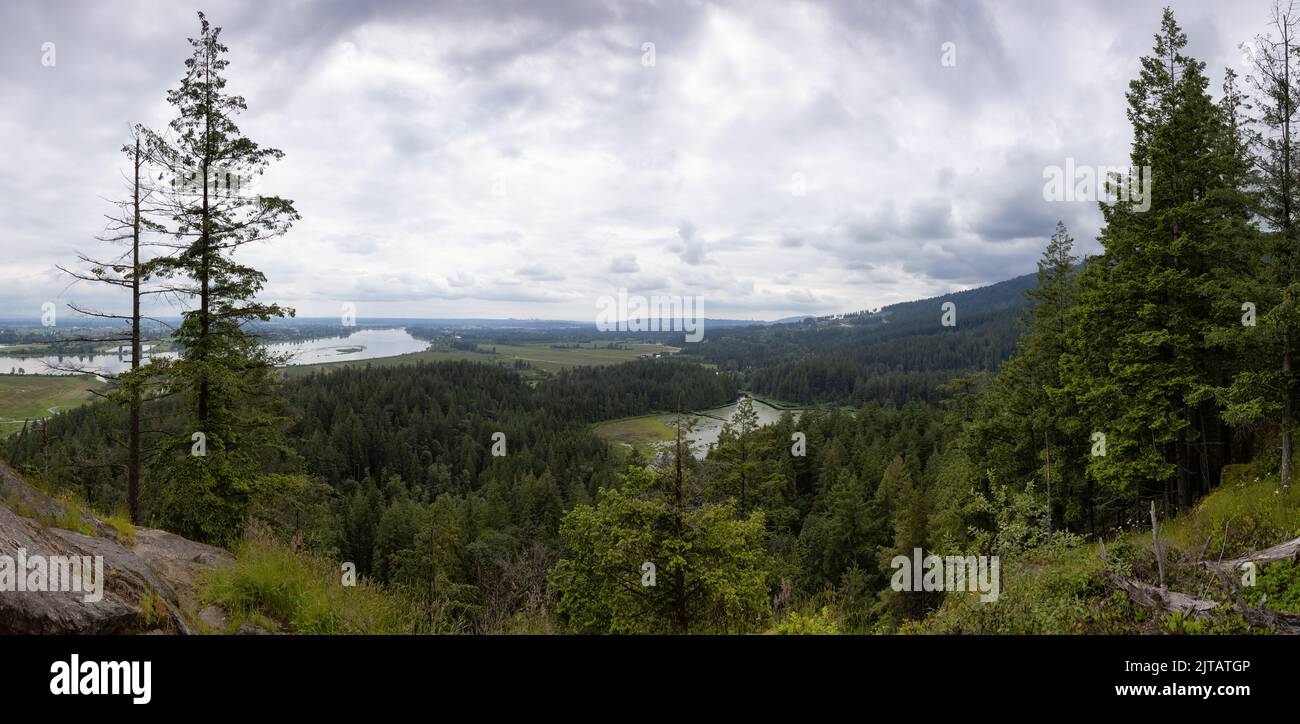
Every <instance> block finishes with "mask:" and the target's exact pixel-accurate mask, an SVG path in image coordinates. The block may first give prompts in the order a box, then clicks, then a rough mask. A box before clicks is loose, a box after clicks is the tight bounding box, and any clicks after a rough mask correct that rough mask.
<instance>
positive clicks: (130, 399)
mask: <svg viewBox="0 0 1300 724" xmlns="http://www.w3.org/2000/svg"><path fill="white" fill-rule="evenodd" d="M143 133H144V129H143V128H142V127H140V126H138V125H137V126H133V127H132V129H131V140H132V142H131V143H128V144H127V145H124V146H123V147H122V152H123V153H125V154H126V155H127V157H128V158H129V159H130V160H131V172H132V173H131V176H130V178H128V179H127V188H128V191H129V196H128V198H127V199H125V200H122V201H117V202H114V203H115V205H116V206H117V207H118V212H117V213H116V214H110V215H107V219H108V223H107V226H106V231H105V234H104V235H102V236H99V237H96V238H97V239H98V240H99V241H102V242H107V243H114V244H121V243H126V244H127V249H126V251H124V252H122V253H121V254H120V255H119V256H117V257H115V258H112V259H109V260H100V259H96V258H92V257H90V256H88V255H86V254H78V255H77V258H78V261H79V262H80V263H81V264H83V265H85V266H86V267H87V269H86V270H85V271H79V270H74V269H68V268H66V267H62V266H60V267H58V268H59V270H60V271H62V272H64V273H65V274H68V275H69V276H71V277H72V278H73V279H74V280H77V281H85V282H95V283H99V284H108V285H110V286H115V287H120V288H122V289H126V290H129V291H130V293H131V311H130V313H113V312H105V311H100V310H92V309H87V308H85V307H82V306H79V305H77V304H75V303H70V304H69V305H68V306H69V307H70V308H71V309H72V310H73V311H75V312H77V313H78V314H81V315H83V316H88V317H95V318H99V319H116V320H121V321H123V322H125V323H126V324H127V329H126V330H125V331H123V332H121V333H119V334H116V335H109V336H104V337H93V338H91V337H87V338H83V339H78V340H76V341H92V342H101V343H102V342H109V341H116V342H129V343H130V345H131V369H130V371H129V372H124V373H120V374H113V373H109V372H106V371H104V370H100V369H95V368H93V366H92V367H84V366H71V365H70V366H59V367H58V369H60V370H61V371H65V372H82V373H90V374H94V375H96V376H98V377H101V378H104V379H106V380H110V381H112V382H114V383H115V385H116V389H115V390H114V391H113V392H112V393H110V394H109V395H107V396H109V397H114V396H116V397H119V398H125V401H126V404H127V405H128V407H129V410H130V413H129V417H130V421H129V432H128V440H127V463H126V473H127V507H128V508H129V509H130V515H131V522H133V523H140V522H141V521H140V477H141V474H140V473H141V470H140V469H141V446H142V443H141V437H142V433H141V416H142V414H143V406H144V400H145V395H144V389H145V386H146V384H147V378H146V375H145V374H144V371H143V370H142V367H143V364H142V358H143V356H144V350H145V343H146V342H147V341H154V340H147V339H146V338H145V333H144V329H143V322H144V321H145V320H149V321H153V322H155V323H157V324H160V325H161V324H163V323H162V322H161V321H159V320H156V319H154V318H152V317H146V316H144V314H143V312H142V311H141V300H142V299H143V298H145V297H147V296H150V295H154V294H162V293H165V292H166V290H165V289H151V288H147V287H146V283H147V282H148V281H149V277H150V268H151V267H150V265H151V260H148V259H145V258H143V257H142V254H141V248H142V247H144V246H147V242H145V241H143V237H144V235H145V234H147V233H151V232H161V231H162V230H163V229H162V226H161V225H159V224H158V223H156V222H154V221H152V220H151V219H150V215H151V213H152V212H154V211H155V210H156V209H154V208H153V207H152V206H151V199H152V197H153V194H154V189H153V188H151V187H150V186H148V184H147V183H146V181H145V180H144V177H145V176H147V175H148V171H147V167H148V165H149V156H148V154H147V153H146V152H144V151H143V150H142V148H141V136H142V134H143ZM164 326H165V325H164Z"/></svg>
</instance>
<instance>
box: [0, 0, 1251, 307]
mask: <svg viewBox="0 0 1300 724" xmlns="http://www.w3.org/2000/svg"><path fill="white" fill-rule="evenodd" d="M1173 6H1174V9H1175V12H1176V14H1177V16H1178V18H1179V21H1180V22H1181V24H1182V25H1183V27H1184V29H1185V30H1186V31H1187V33H1188V36H1189V39H1190V50H1191V52H1192V53H1193V54H1194V55H1195V56H1197V57H1198V58H1200V59H1201V60H1204V61H1206V63H1207V65H1208V66H1209V70H1210V73H1211V78H1212V82H1213V83H1214V86H1215V88H1216V89H1217V86H1218V83H1219V81H1220V79H1221V78H1222V73H1223V67H1224V66H1232V67H1235V68H1237V69H1238V71H1239V72H1242V73H1244V72H1245V65H1246V64H1245V62H1244V60H1243V51H1242V50H1240V49H1239V48H1238V44H1239V43H1241V42H1243V41H1248V40H1250V39H1251V38H1252V37H1253V36H1254V35H1255V34H1256V33H1258V32H1262V31H1263V30H1264V29H1265V24H1266V22H1267V20H1268V16H1269V10H1268V7H1269V3H1268V2H1267V0H1263V1H1259V2H1254V1H1252V2H1235V1H1234V2H1214V1H1209V2H1175V3H1173ZM1160 8H1161V4H1159V3H1148V2H1141V1H1135V0H1116V1H1114V2H1111V1H1105V2H1086V1H1080V2H1061V3H1056V2H1042V1H1041V0H1026V1H1024V2H1017V1H1015V0H997V1H991V2H987V3H982V2H975V1H974V0H952V1H950V2H928V1H927V2H921V1H917V2H912V1H908V0H870V1H866V2H843V3H832V2H824V3H823V2H818V3H807V4H804V3H798V2H789V1H786V0H782V1H781V2H771V3H767V2H756V1H753V0H745V1H743V2H720V3H709V2H699V1H692V0H683V1H681V2H630V1H628V2H622V1H619V2H615V1H608V2H573V3H568V2H561V1H559V0H547V1H546V2H517V3H514V2H511V3H507V2H464V3H460V2H418V3H400V2H391V3H388V2H369V3H367V2H354V1H347V2H343V1H339V2H264V1H252V2H224V1H223V2H216V1H212V2H207V3H205V4H204V5H203V6H202V7H201V9H203V10H204V11H205V12H206V13H207V14H208V17H209V19H210V20H211V21H212V22H213V24H214V25H219V26H221V27H222V28H223V32H222V39H223V42H224V43H225V44H226V45H228V46H229V47H230V51H231V52H230V55H229V59H230V61H231V66H230V69H229V73H228V77H229V80H230V85H229V90H230V91H232V92H235V93H238V94H240V95H243V96H244V97H245V98H246V99H247V101H248V106H249V108H248V112H247V113H246V114H245V115H243V116H242V117H240V119H239V122H240V125H241V127H242V129H243V130H244V131H245V133H246V134H247V135H248V136H249V137H251V138H252V139H253V140H255V141H257V142H258V143H261V144H263V145H266V146H273V147H277V148H280V149H282V150H283V151H284V152H285V158H284V160H283V161H281V162H280V163H278V164H276V165H274V166H273V167H272V169H271V171H270V172H269V173H268V175H267V176H266V177H265V179H264V180H263V181H262V187H263V188H264V189H266V190H267V191H268V192H272V193H276V194H278V195H281V196H286V197H288V198H292V199H293V200H294V201H295V203H296V205H297V208H298V210H299V211H300V212H301V214H302V216H303V219H302V221H301V222H300V223H298V224H297V225H296V226H295V227H294V229H293V230H292V231H291V232H290V233H289V234H288V235H286V236H284V237H282V238H280V239H277V240H274V241H271V242H266V243H262V244H258V245H256V246H253V247H249V248H246V250H245V251H244V252H241V253H242V254H243V260H244V261H246V262H248V263H250V264H252V265H254V266H255V267H257V268H259V269H261V270H263V271H264V272H265V273H266V275H267V277H268V279H269V282H268V285H267V289H266V295H265V296H266V297H267V298H268V299H272V300H276V301H280V302H285V303H288V304H290V305H291V306H295V307H297V309H298V311H299V314H300V315H307V316H335V315H338V314H339V313H340V309H341V306H342V305H343V304H344V303H351V304H354V305H355V307H356V309H357V313H358V314H359V315H360V316H362V317H370V316H419V317H536V318H552V319H582V320H589V319H592V318H593V315H594V314H595V310H596V306H597V301H596V300H597V299H598V298H599V297H600V296H602V295H614V294H616V293H617V290H618V289H619V288H626V289H628V290H629V292H630V293H632V294H644V295H652V294H660V295H667V294H672V295H689V296H699V297H702V299H703V304H704V311H705V314H707V315H708V316H710V317H731V318H742V319H750V318H756V319H771V318H776V317H781V316H787V315H793V314H813V313H830V312H838V311H851V310H857V309H863V308H870V307H876V306H880V305H883V304H888V303H892V302H897V301H904V300H908V299H915V298H919V297H925V296H932V295H935V294H939V293H942V292H945V291H951V290H956V289H962V288H969V287H972V286H979V285H982V284H985V283H989V282H994V281H998V280H1001V279H1005V278H1008V277H1011V276H1015V275H1018V274H1023V273H1027V272H1029V271H1032V270H1033V269H1034V262H1035V259H1036V258H1037V256H1038V254H1039V252H1040V250H1041V248H1042V245H1043V244H1044V242H1045V239H1046V237H1047V236H1048V235H1049V234H1050V232H1051V229H1052V226H1053V224H1054V223H1055V221H1056V220H1057V219H1058V218H1059V219H1063V220H1064V221H1065V222H1066V223H1067V225H1069V226H1070V228H1071V230H1072V232H1073V233H1074V235H1075V237H1076V239H1078V241H1079V244H1080V246H1081V248H1082V249H1083V250H1084V251H1096V249H1097V244H1096V242H1095V240H1094V237H1095V235H1096V231H1097V224H1098V221H1099V219H1100V216H1099V214H1098V213H1097V211H1096V207H1095V204H1093V203H1089V202H1086V201H1085V202H1075V203H1071V202H1048V201H1044V199H1043V186H1044V176H1043V173H1044V168H1045V167H1048V166H1052V165H1057V166H1062V165H1064V164H1065V163H1066V159H1067V158H1071V159H1074V162H1075V163H1076V164H1077V165H1078V166H1094V167H1095V166H1116V165H1121V164H1126V163H1127V150H1128V144H1129V141H1130V133H1129V128H1128V124H1127V121H1126V120H1125V116H1124V110H1125V103H1124V91H1125V89H1126V88H1127V84H1128V81H1129V80H1130V79H1131V78H1132V77H1134V76H1135V74H1136V72H1137V63H1138V57H1139V56H1140V55H1142V54H1144V53H1146V52H1148V51H1149V49H1150V47H1151V37H1152V34H1153V33H1154V32H1155V31H1156V30H1157V28H1158V24H1159V19H1160ZM197 9H200V7H186V6H185V4H184V3H174V2H168V3H155V2H140V3H129V2H120V1H117V0H90V1H87V2H57V3H51V2H44V1H41V0H32V1H30V2H25V1H23V0H19V1H18V2H13V1H6V2H5V3H3V5H2V6H0V99H3V101H2V102H0V147H2V148H3V149H4V153H3V159H4V162H3V166H4V169H3V171H2V172H0V199H2V200H0V259H2V261H0V316H19V315H21V316H25V317H26V316H30V317H37V316H39V314H40V308H41V305H42V304H43V303H44V302H47V301H54V302H55V303H56V304H62V303H64V302H68V301H77V302H79V303H82V304H92V305H93V304H98V305H103V306H108V307H111V306H114V305H117V306H119V307H120V305H121V303H122V302H124V300H121V299H119V298H117V297H115V296H113V295H111V294H108V295H105V294H104V293H103V292H101V291H100V290H96V289H91V288H88V287H87V286H86V285H80V286H69V282H68V279H67V278H66V277H63V276H61V275H60V274H59V273H58V272H57V271H56V270H55V268H54V266H55V264H65V265H66V264H69V263H70V262H72V261H73V260H74V258H75V254H76V252H78V251H82V252H88V253H91V254H92V255H94V254H98V255H101V256H104V255H107V254H108V253H109V251H110V250H109V249H108V248H107V247H105V246H101V245H99V243H98V242H96V241H95V238H94V237H95V235H96V234H99V233H102V231H103V226H104V219H103V214H105V213H107V212H108V211H110V210H111V207H110V205H109V204H108V203H107V201H105V199H109V198H116V197H120V196H121V195H122V194H123V185H122V176H121V174H122V173H124V172H125V170H126V163H125V161H124V158H123V156H122V155H121V154H120V153H119V152H118V149H119V148H120V146H121V145H122V143H123V142H124V140H125V139H126V136H127V130H128V126H129V124H131V123H132V122H142V123H145V124H146V125H150V126H153V127H156V128H162V127H164V126H165V125H166V123H167V122H168V121H169V120H170V118H171V111H170V107H169V106H168V105H167V104H166V102H165V94H166V91H167V90H168V89H169V88H172V87H175V86H176V84H177V82H178V80H179V79H180V77H181V75H182V71H183V66H182V62H183V61H184V59H185V57H186V56H187V55H188V50H189V46H188V44H187V43H186V38H187V37H189V36H193V35H195V34H197V30H198V22H197V19H196V17H195V14H194V11H195V10H197ZM46 43H53V44H54V45H53V49H54V57H53V61H54V62H53V64H45V63H43V62H42V60H43V58H45V57H46V56H48V53H46V52H45V51H44V50H43V48H45V47H47V46H45V44H46ZM947 43H951V44H952V45H951V46H945V44H947ZM648 44H652V45H648ZM945 56H946V58H945ZM954 58H955V63H951V62H950V63H945V60H946V59H948V60H953V59H954Z"/></svg>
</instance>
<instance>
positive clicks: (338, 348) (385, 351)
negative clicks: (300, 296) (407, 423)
mask: <svg viewBox="0 0 1300 724" xmlns="http://www.w3.org/2000/svg"><path fill="white" fill-rule="evenodd" d="M266 347H267V350H268V351H269V352H271V353H272V354H275V355H289V356H290V359H289V362H288V364H290V365H310V364H318V363H320V362H343V361H348V360H361V359H374V358H376V357H392V356H395V355H399V354H406V353H408V352H421V351H423V350H425V349H428V347H429V343H428V342H425V341H423V340H419V339H416V338H415V337H412V336H411V335H410V333H409V332H407V331H406V330H405V329H403V328H392V329H360V330H357V331H356V332H353V333H352V334H349V335H346V336H338V337H323V338H317V339H308V340H302V341H294V342H274V343H272V344H268V345H267V346H266ZM146 356H148V355H146ZM157 356H158V357H174V356H175V353H174V352H160V353H158V355H157ZM70 367H71V368H76V369H77V370H84V371H87V372H89V371H95V372H103V373H107V374H118V373H120V372H125V371H126V370H129V369H130V368H131V349H130V347H118V348H117V350H116V351H115V352H106V353H98V354H85V355H50V356H47V357H12V356H4V355H0V374H17V373H18V371H19V370H22V373H24V374H29V375H59V374H76V372H75V371H73V370H69V369H60V368H70Z"/></svg>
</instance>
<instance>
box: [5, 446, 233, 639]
mask: <svg viewBox="0 0 1300 724" xmlns="http://www.w3.org/2000/svg"><path fill="white" fill-rule="evenodd" d="M77 517H79V519H80V523H79V524H77V525H76V526H74V527H77V528H80V529H81V530H82V531H90V532H92V533H93V535H87V534H85V533H84V532H74V531H71V530H64V529H62V528H60V527H58V522H59V521H75V520H77V519H78V518H77ZM124 538H125V539H126V540H123V539H124ZM131 538H133V540H130V539H131ZM74 559H75V560H76V561H77V562H78V564H80V562H82V561H85V562H86V563H87V564H89V565H86V566H85V567H84V569H83V571H82V578H81V581H80V585H78V584H73V585H71V586H69V585H68V581H69V577H68V576H66V575H65V576H63V577H62V578H61V579H59V580H55V579H56V576H54V575H52V571H53V570H55V568H56V566H58V564H65V565H66V564H67V563H69V562H71V561H73V560H74ZM230 560H231V557H230V554H229V553H227V552H225V551H223V550H221V549H220V548H214V547H212V546H209V545H204V544H202V543H195V542H194V541H191V540H187V539H185V538H182V537H180V536H177V535H173V534H171V533H167V532H165V531H161V530H153V529H150V528H135V529H134V531H133V535H131V536H120V535H119V534H118V533H117V531H116V530H115V529H114V528H113V527H112V526H110V525H107V524H105V523H104V522H103V521H101V520H99V519H97V518H95V517H94V516H92V515H89V514H88V513H85V512H84V511H79V510H76V509H71V508H69V506H67V505H65V504H63V503H61V502H60V501H58V500H55V499H53V498H51V497H49V496H48V495H45V494H44V493H43V492H41V491H40V490H37V489H35V488H34V487H32V486H29V485H27V484H26V483H25V482H24V481H23V480H22V479H21V478H20V477H19V476H18V475H17V474H16V473H14V471H13V470H11V469H9V468H8V467H6V466H5V465H3V464H0V633H6V634H13V633H18V634H110V633H181V634H185V633H195V632H196V631H198V630H208V628H209V627H208V626H207V625H205V624H202V623H199V622H200V621H201V620H202V619H200V618H199V610H198V609H199V608H200V607H199V605H198V598H199V590H200V587H201V581H202V575H203V573H204V572H205V571H206V570H209V569H211V568H213V567H216V566H221V565H226V564H227V563H228V562H229V561H230ZM56 561H57V562H58V563H55V562H56ZM24 562H25V563H26V564H27V565H20V563H24ZM92 562H93V564H92ZM101 564H102V567H101ZM6 566H7V568H6ZM36 568H40V569H41V571H40V573H39V574H36V573H31V571H33V570H35V569H36ZM6 570H8V571H9V575H8V578H6ZM64 570H65V571H66V569H64ZM96 570H99V571H102V573H98V574H97V573H96ZM17 575H24V576H27V575H31V576H34V578H32V580H31V581H30V582H31V583H34V584H36V585H35V586H29V585H27V580H26V579H25V580H24V583H21V584H20V583H18V582H17V580H16V576H17ZM73 577H75V576H73ZM96 579H98V581H97V580H96ZM97 585H98V586H99V589H100V590H98V591H95V590H94V589H95V587H96V586H97ZM32 587H35V588H38V589H43V590H19V589H27V588H32ZM69 589H70V590H69ZM208 618H212V616H211V615H210V616H209V617H208Z"/></svg>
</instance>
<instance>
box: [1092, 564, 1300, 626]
mask: <svg viewBox="0 0 1300 724" xmlns="http://www.w3.org/2000/svg"><path fill="white" fill-rule="evenodd" d="M1110 580H1111V583H1113V584H1114V585H1115V586H1116V587H1117V588H1119V589H1120V590H1122V591H1124V592H1125V593H1127V594H1128V595H1129V598H1130V599H1132V601H1133V602H1134V603H1136V604H1138V605H1139V606H1142V607H1144V608H1149V609H1152V610H1155V611H1165V612H1168V613H1180V614H1182V615H1184V616H1186V617H1188V618H1194V619H1201V618H1217V617H1218V616H1219V615H1221V614H1222V613H1226V612H1229V611H1235V612H1236V613H1239V614H1241V617H1242V618H1243V619H1245V621H1246V623H1248V624H1250V625H1251V626H1259V627H1261V628H1272V629H1273V630H1275V631H1277V632H1278V633H1280V634H1292V635H1295V634H1300V614H1294V613H1285V612H1282V611H1272V610H1269V609H1267V608H1252V607H1250V606H1245V605H1242V604H1240V603H1239V604H1237V605H1235V606H1228V605H1227V604H1223V603H1219V602H1218V601H1210V600H1207V599H1203V598H1196V597H1194V596H1189V595H1187V594H1186V593H1180V592H1178V591H1165V590H1161V589H1160V588H1159V587H1157V586H1153V585H1151V584H1149V583H1142V582H1141V581H1134V580H1132V579H1130V578H1124V577H1122V576H1118V575H1115V574H1113V573H1112V574H1111V575H1110Z"/></svg>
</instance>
